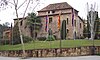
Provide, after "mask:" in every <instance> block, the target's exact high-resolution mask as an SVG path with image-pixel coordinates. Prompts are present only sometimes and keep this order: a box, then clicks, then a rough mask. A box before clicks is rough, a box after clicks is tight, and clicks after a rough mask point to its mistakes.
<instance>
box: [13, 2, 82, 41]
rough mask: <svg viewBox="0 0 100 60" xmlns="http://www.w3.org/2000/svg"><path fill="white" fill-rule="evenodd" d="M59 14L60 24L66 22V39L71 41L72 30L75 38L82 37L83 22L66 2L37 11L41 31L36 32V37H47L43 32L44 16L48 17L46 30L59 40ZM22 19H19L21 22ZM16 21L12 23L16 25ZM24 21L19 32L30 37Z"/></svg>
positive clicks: (46, 33)
mask: <svg viewBox="0 0 100 60" xmlns="http://www.w3.org/2000/svg"><path fill="white" fill-rule="evenodd" d="M72 11H74V12H73V14H74V26H75V28H73V26H72ZM59 14H60V20H61V22H62V21H63V20H66V22H67V23H66V31H67V35H66V38H67V39H73V30H75V32H76V37H79V38H80V37H82V36H83V20H82V19H81V17H80V16H78V11H77V10H76V9H74V8H73V7H72V6H70V5H69V4H68V3H67V2H62V3H55V4H50V5H48V6H46V7H44V8H43V9H41V10H40V11H38V16H39V17H40V18H41V21H42V22H41V24H42V27H41V29H40V30H39V31H38V32H37V37H47V35H48V32H46V31H45V25H46V16H48V21H49V22H48V23H49V24H48V28H51V29H52V32H53V33H54V34H53V35H55V36H56V37H57V39H60V31H59V30H58V28H57V22H58V15H59ZM21 19H22V18H20V20H21ZM16 21H17V19H14V23H16ZM26 21H27V20H26V19H25V20H23V21H22V22H21V23H20V25H21V30H22V33H23V35H25V36H29V37H30V30H29V28H28V27H27V26H26Z"/></svg>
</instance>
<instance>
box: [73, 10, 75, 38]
mask: <svg viewBox="0 0 100 60" xmlns="http://www.w3.org/2000/svg"><path fill="white" fill-rule="evenodd" d="M72 26H73V39H74V40H75V20H74V8H73V9H72Z"/></svg>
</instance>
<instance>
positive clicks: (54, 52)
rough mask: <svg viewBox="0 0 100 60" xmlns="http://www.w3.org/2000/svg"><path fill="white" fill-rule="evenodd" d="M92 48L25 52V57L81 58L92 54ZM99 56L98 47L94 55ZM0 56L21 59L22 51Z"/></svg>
mask: <svg viewBox="0 0 100 60" xmlns="http://www.w3.org/2000/svg"><path fill="white" fill-rule="evenodd" d="M92 48H93V47H92V46H85V47H76V48H61V51H60V49H59V48H54V49H34V50H26V56H27V57H59V56H63V57H66V56H83V55H92V54H93V49H92ZM98 53H99V54H100V46H96V47H95V54H98ZM0 56H7V57H22V50H14V51H13V50H11V51H4V50H3V51H0Z"/></svg>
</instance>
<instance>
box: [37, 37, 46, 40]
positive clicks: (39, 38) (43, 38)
mask: <svg viewBox="0 0 100 60" xmlns="http://www.w3.org/2000/svg"><path fill="white" fill-rule="evenodd" d="M37 39H38V40H39V41H45V40H46V37H38V38H37Z"/></svg>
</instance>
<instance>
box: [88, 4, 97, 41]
mask: <svg viewBox="0 0 100 60" xmlns="http://www.w3.org/2000/svg"><path fill="white" fill-rule="evenodd" d="M87 19H88V22H87V23H88V25H87V26H88V31H90V34H91V40H94V37H95V27H96V25H95V21H96V19H97V11H96V10H95V5H94V6H93V4H91V9H90V11H89V6H88V3H87Z"/></svg>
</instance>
